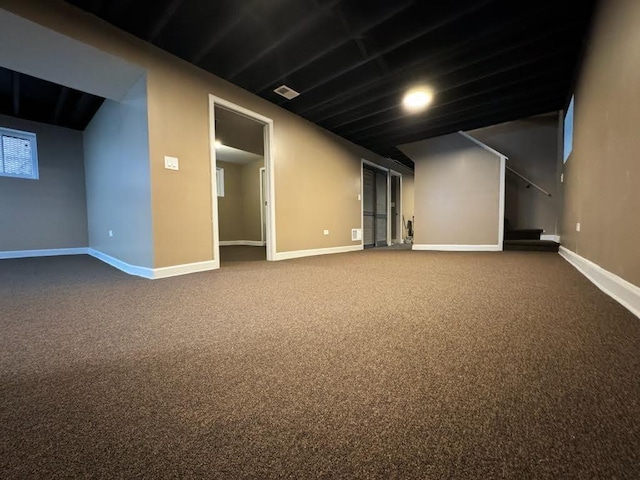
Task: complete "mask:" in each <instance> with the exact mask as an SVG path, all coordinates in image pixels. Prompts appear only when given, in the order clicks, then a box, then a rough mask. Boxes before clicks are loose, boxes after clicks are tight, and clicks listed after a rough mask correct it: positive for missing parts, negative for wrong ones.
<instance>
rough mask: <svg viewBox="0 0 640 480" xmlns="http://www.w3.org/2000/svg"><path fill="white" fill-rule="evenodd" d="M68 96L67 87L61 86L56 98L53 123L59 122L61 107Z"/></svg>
mask: <svg viewBox="0 0 640 480" xmlns="http://www.w3.org/2000/svg"><path fill="white" fill-rule="evenodd" d="M68 96H69V87H62V88H61V89H60V93H58V99H57V100H56V109H55V110H54V112H53V123H54V124H58V123H59V122H60V115H62V109H63V108H64V104H65V103H66V101H67V97H68Z"/></svg>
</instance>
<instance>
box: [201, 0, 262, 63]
mask: <svg viewBox="0 0 640 480" xmlns="http://www.w3.org/2000/svg"><path fill="white" fill-rule="evenodd" d="M261 1H262V0H252V1H251V2H248V3H246V4H245V6H244V7H241V8H239V9H238V10H237V11H236V12H235V15H233V16H230V18H226V19H225V22H224V26H223V27H222V28H219V29H213V30H214V33H213V35H211V36H210V37H209V38H207V39H206V41H203V42H202V47H201V48H200V49H198V50H197V51H196V52H195V53H194V54H193V55H192V56H191V59H190V60H191V63H193V64H196V65H197V64H199V63H200V62H201V61H202V60H203V59H204V58H205V57H206V56H207V55H208V54H209V53H210V52H211V50H213V49H214V48H215V46H216V45H217V44H218V42H220V41H221V40H222V39H223V38H224V37H226V36H227V35H228V34H229V33H230V32H231V31H232V30H233V29H234V28H236V27H237V26H238V25H239V24H240V22H242V21H243V20H244V19H245V17H246V16H247V15H249V14H250V13H251V11H252V10H253V9H254V7H255V5H257V4H258V3H260V2H261Z"/></svg>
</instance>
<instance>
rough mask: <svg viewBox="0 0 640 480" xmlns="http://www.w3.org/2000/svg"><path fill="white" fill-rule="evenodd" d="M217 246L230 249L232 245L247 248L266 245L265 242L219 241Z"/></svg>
mask: <svg viewBox="0 0 640 480" xmlns="http://www.w3.org/2000/svg"><path fill="white" fill-rule="evenodd" d="M219 244H220V246H221V247H230V246H234V245H244V246H247V247H264V246H265V245H266V243H265V242H261V241H260V240H220V242H219Z"/></svg>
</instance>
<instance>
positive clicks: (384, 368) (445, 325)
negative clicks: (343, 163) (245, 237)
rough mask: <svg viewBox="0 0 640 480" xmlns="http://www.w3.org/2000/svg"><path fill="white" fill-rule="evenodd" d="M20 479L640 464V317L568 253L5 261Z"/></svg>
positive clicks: (9, 376) (510, 471)
mask: <svg viewBox="0 0 640 480" xmlns="http://www.w3.org/2000/svg"><path fill="white" fill-rule="evenodd" d="M0 304H1V313H0V315H1V320H0V328H1V332H2V335H1V337H0V432H1V433H0V478H3V479H29V478H43V479H45V478H46V479H49V478H104V479H112V478H149V479H163V478H206V479H242V478H251V479H270V478H274V479H275V478H289V479H316V478H323V479H333V478H340V479H342V478H358V479H467V478H468V479H499V478H510V479H524V478H535V479H546V478H549V479H569V478H575V479H596V478H597V479H603V478H617V479H626V478H629V479H635V478H640V320H639V319H638V318H636V317H634V316H633V315H631V314H630V313H629V312H628V311H626V310H625V309H624V308H622V307H621V306H619V305H618V304H617V303H615V302H614V301H613V300H612V299H610V298H609V297H607V296H605V295H604V294H603V293H602V292H600V291H599V290H598V289H597V288H596V287H594V286H593V285H592V284H591V283H589V281H588V280H587V279H585V278H584V277H583V276H582V275H580V274H579V273H578V272H577V271H576V270H574V269H573V268H572V267H571V266H570V265H569V264H568V263H566V262H565V261H564V260H563V259H562V258H561V257H560V256H558V255H556V254H550V253H536V252H503V253H434V252H411V251H404V250H386V249H381V250H367V251H364V252H356V253H348V254H339V255H327V256H321V257H314V258H305V259H298V260H290V261H285V262H275V263H267V262H256V261H247V262H241V261H238V262H232V264H230V265H228V266H227V268H222V269H221V270H219V271H216V272H207V273H199V274H192V275H188V276H182V277H175V278H169V279H164V280H156V281H149V280H144V279H140V278H135V277H129V276H127V275H125V274H123V273H121V272H118V271H117V270H114V269H112V268H111V267H108V266H107V265H104V264H102V263H100V262H99V261H97V260H95V259H92V258H90V257H85V256H77V257H58V258H39V259H20V260H3V261H0Z"/></svg>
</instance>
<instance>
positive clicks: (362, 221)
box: [360, 158, 402, 248]
mask: <svg viewBox="0 0 640 480" xmlns="http://www.w3.org/2000/svg"><path fill="white" fill-rule="evenodd" d="M365 165H367V166H368V167H371V168H373V169H377V170H381V171H383V172H385V173H386V175H387V239H386V242H387V246H391V222H390V221H389V219H390V217H391V201H390V192H391V181H390V178H391V172H393V174H395V175H400V182H401V183H402V175H401V174H400V173H398V172H395V171H393V170H390V169H388V168H385V167H383V166H381V165H378V164H377V163H373V162H370V161H369V160H365V159H364V158H361V159H360V231H361V232H362V246H363V247H364V166H365ZM375 243H376V242H375V228H374V248H375V247H376V245H375Z"/></svg>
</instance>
